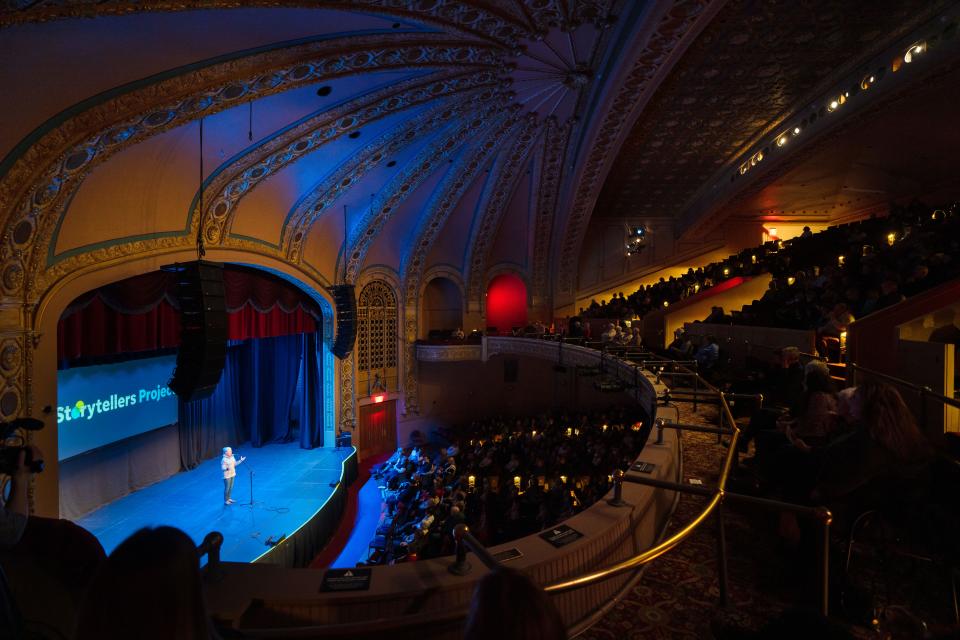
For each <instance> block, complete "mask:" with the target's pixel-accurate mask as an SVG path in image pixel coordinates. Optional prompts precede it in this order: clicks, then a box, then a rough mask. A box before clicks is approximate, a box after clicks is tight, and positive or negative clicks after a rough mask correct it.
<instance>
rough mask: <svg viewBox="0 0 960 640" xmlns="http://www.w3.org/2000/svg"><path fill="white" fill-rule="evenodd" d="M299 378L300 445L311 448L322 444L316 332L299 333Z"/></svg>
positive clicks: (318, 348) (320, 380)
mask: <svg viewBox="0 0 960 640" xmlns="http://www.w3.org/2000/svg"><path fill="white" fill-rule="evenodd" d="M301 337H302V338H303V339H302V340H301V349H300V353H301V355H300V367H301V369H300V379H301V381H302V387H303V393H302V395H301V397H300V402H299V403H298V404H299V405H300V406H299V417H298V422H299V424H300V446H301V447H302V448H304V449H313V448H314V447H320V446H323V420H322V419H321V406H322V399H323V375H322V373H321V369H320V366H321V359H322V355H321V353H320V349H322V348H323V341H322V340H321V339H320V336H319V334H317V333H304V334H301Z"/></svg>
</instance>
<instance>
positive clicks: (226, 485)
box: [220, 447, 246, 504]
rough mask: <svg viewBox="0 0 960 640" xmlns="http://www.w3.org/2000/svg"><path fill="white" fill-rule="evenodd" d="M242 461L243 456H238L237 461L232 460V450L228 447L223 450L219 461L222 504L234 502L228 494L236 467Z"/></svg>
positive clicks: (231, 489) (235, 475)
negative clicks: (221, 472)
mask: <svg viewBox="0 0 960 640" xmlns="http://www.w3.org/2000/svg"><path fill="white" fill-rule="evenodd" d="M244 460H246V458H245V457H243V456H240V459H239V460H237V459H236V458H234V457H233V449H231V448H230V447H224V448H223V458H221V459H220V468H221V469H222V470H223V504H233V503H234V502H236V501H235V500H234V499H233V498H231V497H230V492H231V491H233V479H234V478H236V477H237V470H236V466H237V465H238V464H240V463H241V462H243V461H244Z"/></svg>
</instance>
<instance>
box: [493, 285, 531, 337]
mask: <svg viewBox="0 0 960 640" xmlns="http://www.w3.org/2000/svg"><path fill="white" fill-rule="evenodd" d="M526 324H527V285H526V283H524V281H523V279H521V278H520V276H518V275H516V274H513V273H504V274H502V275H499V276H496V277H495V278H494V279H493V280H491V281H490V284H488V285H487V326H488V327H496V328H497V330H498V331H499V332H500V333H508V332H509V331H510V330H511V329H512V328H513V327H523V326H525V325H526Z"/></svg>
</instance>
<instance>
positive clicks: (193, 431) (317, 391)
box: [179, 333, 323, 469]
mask: <svg viewBox="0 0 960 640" xmlns="http://www.w3.org/2000/svg"><path fill="white" fill-rule="evenodd" d="M321 346H322V341H321V340H320V338H319V336H318V335H317V334H316V333H301V334H297V335H292V336H281V337H279V338H261V339H259V340H246V341H244V342H241V343H240V344H237V345H234V346H231V347H230V348H229V349H228V350H227V362H226V366H225V367H224V371H223V376H222V377H221V378H220V384H219V385H217V389H216V390H215V391H214V392H213V395H211V396H210V397H209V398H206V399H204V400H196V401H194V402H190V403H181V405H180V417H179V423H180V460H181V462H182V464H183V466H184V468H187V469H192V468H194V467H196V466H197V465H198V464H200V462H202V461H203V460H205V459H207V458H212V457H215V456H218V455H220V448H221V447H223V446H226V445H227V444H229V445H232V446H237V445H239V444H241V443H243V442H247V441H249V442H250V443H251V444H252V445H253V446H254V447H261V446H263V445H265V444H269V443H271V442H290V441H291V440H293V439H294V426H295V425H297V424H298V423H299V429H300V434H299V436H300V437H299V439H300V446H301V447H304V448H306V449H312V448H313V447H318V446H322V445H323V423H322V419H321V410H320V406H321V401H322V397H321V394H322V393H323V384H322V376H321V370H320V361H321V353H320V352H319V350H318V349H319V348H320V347H321ZM301 367H302V372H301ZM301 377H302V381H303V385H302V389H303V392H302V397H301V398H300V399H299V402H296V403H295V402H294V401H295V400H296V396H297V380H298V379H299V378H301ZM294 409H295V410H294Z"/></svg>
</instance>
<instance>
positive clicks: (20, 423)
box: [0, 418, 43, 476]
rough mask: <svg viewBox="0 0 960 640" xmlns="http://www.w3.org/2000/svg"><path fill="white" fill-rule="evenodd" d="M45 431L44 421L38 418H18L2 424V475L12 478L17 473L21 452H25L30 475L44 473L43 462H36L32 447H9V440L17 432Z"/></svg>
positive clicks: (0, 430)
mask: <svg viewBox="0 0 960 640" xmlns="http://www.w3.org/2000/svg"><path fill="white" fill-rule="evenodd" d="M40 429H43V420H37V419H36V418H16V419H15V420H12V421H10V422H0V474H6V475H8V476H12V475H14V474H15V473H16V472H17V467H18V466H19V465H18V463H19V458H20V452H21V451H25V452H26V455H25V456H24V465H26V467H27V469H28V470H29V471H30V473H40V472H42V471H43V460H34V459H33V451H32V450H31V449H30V447H24V446H19V447H8V446H6V441H7V438H9V437H10V436H11V435H13V434H14V432H16V431H20V430H24V431H39V430H40Z"/></svg>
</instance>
